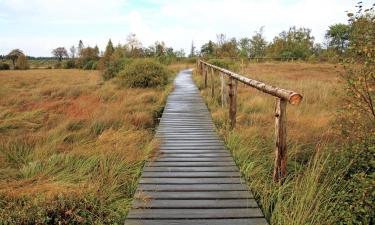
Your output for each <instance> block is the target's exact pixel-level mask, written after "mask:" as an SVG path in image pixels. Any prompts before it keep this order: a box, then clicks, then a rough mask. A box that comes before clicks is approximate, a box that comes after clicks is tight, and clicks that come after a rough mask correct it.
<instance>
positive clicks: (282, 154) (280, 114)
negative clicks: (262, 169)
mask: <svg viewBox="0 0 375 225" xmlns="http://www.w3.org/2000/svg"><path fill="white" fill-rule="evenodd" d="M286 104H287V101H286V100H283V99H280V98H277V99H276V110H275V136H276V137H275V138H276V141H275V142H276V148H275V163H274V170H273V180H274V181H275V182H278V181H280V180H281V179H282V178H284V177H285V175H286V161H287V158H288V156H287V148H286Z"/></svg>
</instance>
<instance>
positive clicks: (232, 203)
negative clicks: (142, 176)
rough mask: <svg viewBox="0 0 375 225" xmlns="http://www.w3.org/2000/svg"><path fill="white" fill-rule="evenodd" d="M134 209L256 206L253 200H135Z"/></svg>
mask: <svg viewBox="0 0 375 225" xmlns="http://www.w3.org/2000/svg"><path fill="white" fill-rule="evenodd" d="M133 207H134V208H153V209H162V208H167V209H194V208H195V209H196V208H199V209H220V208H222V209H228V208H256V207H258V204H257V203H256V201H255V200H254V199H213V200H212V199H211V200H201V199H200V200H195V199H194V200H191V199H189V200H171V199H168V200H158V199H153V200H146V201H142V200H135V201H134V202H133Z"/></svg>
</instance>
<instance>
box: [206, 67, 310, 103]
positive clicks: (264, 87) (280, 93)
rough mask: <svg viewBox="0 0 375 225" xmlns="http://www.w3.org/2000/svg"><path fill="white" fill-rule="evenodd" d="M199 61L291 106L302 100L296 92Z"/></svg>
mask: <svg viewBox="0 0 375 225" xmlns="http://www.w3.org/2000/svg"><path fill="white" fill-rule="evenodd" d="M199 61H200V63H202V64H204V65H206V66H208V67H210V68H213V69H214V70H216V71H219V72H222V73H224V74H226V75H228V76H229V77H232V78H234V79H236V80H238V81H240V82H241V83H244V84H247V85H249V86H251V87H253V88H256V89H258V90H260V91H262V92H264V93H267V94H270V95H273V96H275V97H279V98H281V99H284V100H287V101H288V102H289V103H290V104H292V105H298V104H299V103H300V102H301V101H302V98H303V97H302V95H300V94H298V93H297V92H294V91H289V90H285V89H282V88H278V87H275V86H272V85H268V84H265V83H263V82H260V81H257V80H253V79H250V78H247V77H244V76H241V75H239V74H236V73H234V72H232V71H229V70H226V69H223V68H221V67H218V66H215V65H212V64H209V63H207V62H204V61H202V60H199Z"/></svg>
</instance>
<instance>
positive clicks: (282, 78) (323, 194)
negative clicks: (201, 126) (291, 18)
mask: <svg viewBox="0 0 375 225" xmlns="http://www.w3.org/2000/svg"><path fill="white" fill-rule="evenodd" d="M340 70H341V68H339V67H337V66H336V65H333V64H308V63H259V64H248V65H246V66H245V67H243V68H242V71H239V73H240V74H246V75H247V76H249V77H251V78H253V79H256V80H260V81H263V82H265V83H268V84H271V85H275V86H279V87H282V88H285V89H290V90H294V91H297V92H299V93H301V94H302V95H303V96H304V99H303V101H302V103H301V104H300V105H299V106H291V105H289V106H288V107H287V120H288V121H287V133H288V135H287V145H288V164H287V171H288V175H287V177H286V179H285V180H284V181H283V182H282V183H274V182H273V181H272V172H273V161H274V148H275V147H274V146H275V144H274V126H275V125H274V107H275V98H274V97H272V96H268V95H266V94H264V93H261V92H259V91H257V90H254V89H252V88H249V87H247V86H245V85H243V84H240V83H239V87H238V97H237V104H238V105H237V125H236V128H235V129H234V130H233V131H230V130H229V120H228V118H229V117H228V111H229V109H228V108H221V103H220V101H221V100H220V95H219V93H220V83H219V82H220V78H219V76H216V79H215V89H216V96H215V97H211V92H210V88H207V89H203V88H202V87H203V78H202V76H201V75H198V74H197V73H195V74H194V79H195V81H196V83H197V84H198V86H199V87H200V89H201V94H202V95H203V96H204V97H205V99H206V103H207V105H208V107H209V109H210V111H211V114H212V117H213V120H214V122H215V124H216V126H217V129H218V132H219V133H220V134H221V135H222V137H223V138H224V140H225V142H226V144H227V146H228V148H229V149H230V151H231V153H232V155H233V157H234V159H235V161H236V163H237V165H238V166H239V168H240V170H241V172H242V174H243V176H244V177H245V178H246V180H247V182H248V185H249V187H250V189H251V190H252V191H253V192H254V194H255V196H256V199H257V200H258V203H259V204H260V205H261V207H262V209H263V212H264V214H265V215H266V217H267V219H268V220H269V221H270V222H271V224H296V225H297V224H330V223H332V222H334V221H335V218H334V212H332V211H331V210H330V209H331V208H332V205H334V204H337V199H336V198H335V193H333V189H334V187H335V188H337V186H338V184H339V182H340V176H341V175H342V174H343V173H344V171H345V170H346V169H347V168H348V166H350V164H348V163H347V164H346V165H344V164H345V162H340V161H339V160H337V153H339V151H340V150H339V149H340V147H339V146H340V139H339V137H338V135H337V133H336V131H335V129H334V127H335V114H336V108H337V105H338V104H339V97H338V95H339V93H340V91H341V90H340V89H339V88H338V87H339V86H338V85H337V83H338V79H337V71H340ZM209 84H210V81H209ZM336 190H337V189H336Z"/></svg>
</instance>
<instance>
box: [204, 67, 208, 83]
mask: <svg viewBox="0 0 375 225" xmlns="http://www.w3.org/2000/svg"><path fill="white" fill-rule="evenodd" d="M207 73H208V66H206V65H205V66H204V88H207Z"/></svg>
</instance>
